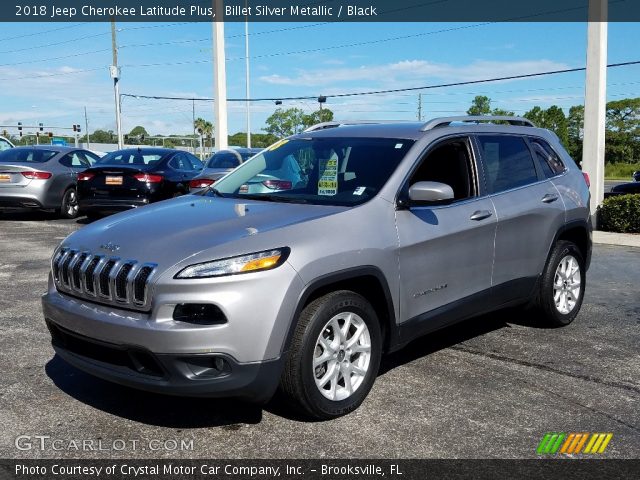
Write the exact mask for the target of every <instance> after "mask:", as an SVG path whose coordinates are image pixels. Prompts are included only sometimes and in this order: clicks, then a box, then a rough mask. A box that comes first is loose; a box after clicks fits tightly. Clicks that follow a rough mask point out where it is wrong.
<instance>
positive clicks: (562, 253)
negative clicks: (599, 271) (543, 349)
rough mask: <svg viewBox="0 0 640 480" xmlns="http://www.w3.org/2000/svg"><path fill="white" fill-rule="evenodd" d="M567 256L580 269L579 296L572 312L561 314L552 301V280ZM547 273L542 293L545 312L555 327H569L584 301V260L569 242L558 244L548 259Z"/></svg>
mask: <svg viewBox="0 0 640 480" xmlns="http://www.w3.org/2000/svg"><path fill="white" fill-rule="evenodd" d="M567 255H570V256H572V257H573V258H575V259H576V261H577V262H578V267H579V268H580V296H579V298H578V299H577V301H576V304H575V306H574V307H573V310H571V311H570V312H569V313H566V314H563V313H561V312H560V311H558V309H557V307H556V303H555V301H554V299H553V289H554V283H555V282H554V280H555V275H556V270H557V269H558V265H559V264H560V261H561V260H562V259H563V258H564V257H566V256H567ZM550 260H551V261H550V262H549V265H548V268H547V272H546V275H545V277H546V278H545V279H544V280H545V281H544V286H543V287H544V290H543V292H542V294H543V296H544V302H545V303H546V304H547V305H546V310H547V312H549V314H551V319H550V320H552V322H553V323H554V324H556V325H569V324H570V323H571V322H572V321H573V320H574V319H575V318H576V316H577V315H578V312H579V311H580V308H581V307H582V301H583V299H584V291H585V286H586V282H585V280H586V270H585V265H584V258H583V257H582V254H581V253H580V250H578V248H577V247H576V246H575V245H574V244H573V243H569V242H563V243H562V244H559V245H558V246H557V247H556V249H555V250H554V253H553V255H552V257H551V259H550Z"/></svg>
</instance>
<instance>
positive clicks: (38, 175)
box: [22, 172, 52, 180]
mask: <svg viewBox="0 0 640 480" xmlns="http://www.w3.org/2000/svg"><path fill="white" fill-rule="evenodd" d="M22 175H23V176H24V177H25V178H28V179H29V180H47V179H48V178H51V176H52V175H51V173H49V172H22Z"/></svg>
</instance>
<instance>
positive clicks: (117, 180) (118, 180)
mask: <svg viewBox="0 0 640 480" xmlns="http://www.w3.org/2000/svg"><path fill="white" fill-rule="evenodd" d="M104 183H105V185H122V177H121V176H112V175H107V176H106V178H105V179H104Z"/></svg>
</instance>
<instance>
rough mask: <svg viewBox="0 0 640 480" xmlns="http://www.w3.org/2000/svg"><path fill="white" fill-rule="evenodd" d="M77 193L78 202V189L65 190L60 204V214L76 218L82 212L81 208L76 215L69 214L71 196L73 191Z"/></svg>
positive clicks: (64, 216)
mask: <svg viewBox="0 0 640 480" xmlns="http://www.w3.org/2000/svg"><path fill="white" fill-rule="evenodd" d="M72 192H73V193H75V195H76V203H77V202H78V192H77V191H76V189H75V188H73V187H72V188H68V189H67V190H65V192H64V195H62V205H61V206H60V216H61V217H63V218H69V219H71V218H76V217H77V216H78V214H79V212H80V209H79V208H78V209H76V213H75V215H69V213H68V210H69V197H70V196H71V193H72Z"/></svg>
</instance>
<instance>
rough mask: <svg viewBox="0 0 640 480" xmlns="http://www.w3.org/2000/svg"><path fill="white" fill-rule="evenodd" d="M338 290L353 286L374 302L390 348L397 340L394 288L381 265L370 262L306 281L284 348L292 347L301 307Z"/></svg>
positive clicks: (386, 343) (358, 292) (385, 340)
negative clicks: (379, 266) (392, 289)
mask: <svg viewBox="0 0 640 480" xmlns="http://www.w3.org/2000/svg"><path fill="white" fill-rule="evenodd" d="M336 290H350V291H352V292H355V293H357V294H359V295H362V296H363V297H364V298H365V299H366V300H367V301H368V302H369V303H371V305H372V307H373V309H374V310H375V312H376V314H377V315H378V320H379V322H380V329H381V332H382V339H383V351H385V352H386V351H388V350H389V349H390V348H391V347H392V346H393V345H395V343H397V326H396V315H395V309H394V305H393V297H392V296H391V290H390V289H389V285H388V283H387V280H386V278H385V276H384V274H383V273H382V271H381V270H380V269H379V268H378V267H375V266H372V265H369V266H362V267H355V268H349V269H345V270H340V271H337V272H333V273H330V274H327V275H324V276H322V277H319V278H317V279H315V280H313V281H312V282H310V283H309V284H307V286H306V287H305V288H304V290H303V291H302V294H301V295H300V297H299V299H298V303H297V305H296V309H295V311H294V314H293V318H292V320H291V322H290V326H289V330H288V332H287V337H286V339H285V343H284V348H283V351H284V352H287V351H288V350H289V347H290V345H291V340H292V338H293V333H294V331H295V329H296V327H297V325H298V317H299V316H300V313H301V312H302V310H303V309H304V308H305V307H306V306H307V305H308V304H309V303H310V302H312V301H313V300H315V299H317V298H319V297H321V296H323V295H326V294H327V293H330V292H333V291H336Z"/></svg>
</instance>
